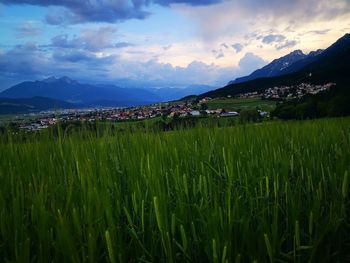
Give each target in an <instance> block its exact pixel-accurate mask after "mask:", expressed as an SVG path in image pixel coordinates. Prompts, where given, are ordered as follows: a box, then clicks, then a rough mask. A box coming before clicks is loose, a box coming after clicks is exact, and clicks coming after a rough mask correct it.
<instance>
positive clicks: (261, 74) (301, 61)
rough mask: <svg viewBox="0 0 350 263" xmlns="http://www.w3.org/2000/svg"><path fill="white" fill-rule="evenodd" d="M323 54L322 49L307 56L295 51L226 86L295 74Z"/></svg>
mask: <svg viewBox="0 0 350 263" xmlns="http://www.w3.org/2000/svg"><path fill="white" fill-rule="evenodd" d="M322 52H323V50H322V49H319V50H317V51H312V52H310V53H309V54H308V55H306V54H304V53H303V52H302V51H301V50H295V51H293V52H291V53H289V54H288V55H285V56H283V57H281V58H278V59H275V60H273V61H272V62H271V63H269V64H268V65H266V66H264V67H262V68H261V69H258V70H256V71H254V72H253V73H251V74H250V75H248V76H245V77H241V78H237V79H235V80H234V81H230V82H229V83H228V84H238V83H242V82H246V81H249V80H254V79H258V78H269V77H276V76H281V75H284V74H289V73H293V72H296V71H297V70H299V69H301V68H302V67H304V66H306V65H308V64H310V63H312V62H313V61H314V58H315V57H316V56H318V55H319V54H321V53H322Z"/></svg>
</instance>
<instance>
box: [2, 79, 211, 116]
mask: <svg viewBox="0 0 350 263" xmlns="http://www.w3.org/2000/svg"><path fill="white" fill-rule="evenodd" d="M211 89H212V87H210V86H206V85H191V86H188V87H183V88H172V87H168V88H149V87H148V88H134V87H130V88H121V87H118V86H115V85H106V84H104V85H92V84H83V83H79V82H78V81H76V80H72V79H70V78H68V77H60V78H56V77H49V78H46V79H44V80H41V81H39V80H37V81H25V82H22V83H19V84H17V85H15V86H12V87H11V88H9V89H7V90H4V91H3V92H1V93H0V98H6V99H12V100H13V99H24V98H25V99H27V100H26V101H25V104H24V105H22V107H19V108H21V110H23V109H26V108H27V109H28V111H31V109H33V110H34V109H37V108H38V107H29V108H28V107H26V105H31V104H28V99H30V98H36V97H41V100H43V99H44V98H48V102H53V101H55V100H56V101H63V102H67V105H71V106H74V107H128V106H137V105H146V104H152V103H155V102H162V101H171V100H176V99H180V98H181V97H184V96H187V95H189V94H196V95H198V94H201V93H203V92H206V91H209V90H211ZM13 102H14V101H12V103H13ZM22 102H23V101H21V100H19V101H17V105H20V104H21V103H22ZM4 103H5V102H4ZM33 103H34V104H35V103H36V99H35V100H34V101H33ZM46 105H48V104H46ZM60 105H63V104H62V103H60ZM55 106H56V105H54V104H53V105H51V107H47V108H45V109H42V110H47V109H50V108H54V107H55ZM2 107H3V106H2ZM17 108H18V107H17ZM9 109H10V108H8V107H7V108H6V111H7V112H8V111H9ZM13 109H14V110H15V112H18V110H16V109H15V108H13ZM0 111H1V109H0ZM4 111H5V109H4Z"/></svg>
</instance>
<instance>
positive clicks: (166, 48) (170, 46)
mask: <svg viewBox="0 0 350 263" xmlns="http://www.w3.org/2000/svg"><path fill="white" fill-rule="evenodd" d="M172 46H173V45H167V46H164V47H163V50H164V51H167V50H169V49H171V48H172Z"/></svg>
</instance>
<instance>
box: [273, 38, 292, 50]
mask: <svg viewBox="0 0 350 263" xmlns="http://www.w3.org/2000/svg"><path fill="white" fill-rule="evenodd" d="M297 44H298V42H297V41H296V40H286V41H284V42H282V43H279V44H277V45H276V46H275V47H276V49H277V50H281V49H284V48H292V47H294V46H296V45H297Z"/></svg>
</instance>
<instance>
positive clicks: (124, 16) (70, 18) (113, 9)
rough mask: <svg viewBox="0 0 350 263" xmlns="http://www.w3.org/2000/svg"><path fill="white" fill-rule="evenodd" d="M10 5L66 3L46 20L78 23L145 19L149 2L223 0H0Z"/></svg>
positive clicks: (209, 0)
mask: <svg viewBox="0 0 350 263" xmlns="http://www.w3.org/2000/svg"><path fill="white" fill-rule="evenodd" d="M0 2H1V3H3V4H7V5H18V4H28V5H37V6H46V7H47V6H54V7H61V8H62V7H63V8H64V9H63V10H62V9H60V10H51V12H50V13H49V14H47V16H46V18H45V20H46V22H47V23H49V24H52V25H59V24H77V23H85V22H108V23H114V22H120V21H125V20H128V19H145V18H147V17H148V16H149V15H150V13H149V12H147V11H145V8H146V7H147V6H148V5H149V4H150V3H156V4H159V5H162V6H169V5H171V4H187V5H191V6H199V5H211V4H216V3H219V2H222V0H131V1H126V0H116V1H110V0H99V1H81V0H0Z"/></svg>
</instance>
